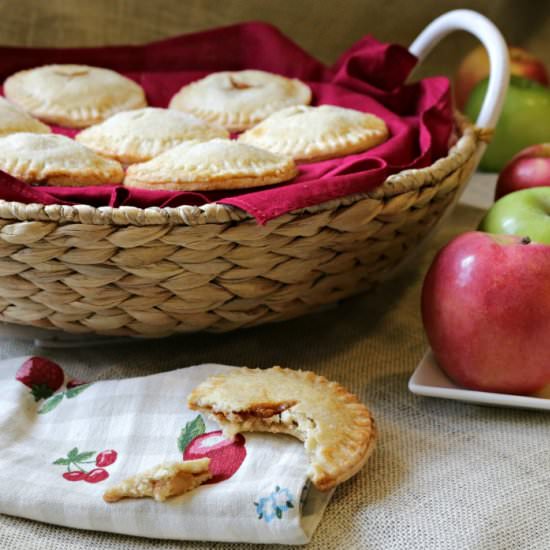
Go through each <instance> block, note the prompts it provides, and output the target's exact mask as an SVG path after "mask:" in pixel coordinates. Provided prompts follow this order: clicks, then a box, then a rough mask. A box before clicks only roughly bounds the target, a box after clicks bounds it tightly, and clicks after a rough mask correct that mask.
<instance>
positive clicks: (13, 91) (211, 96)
mask: <svg viewBox="0 0 550 550" xmlns="http://www.w3.org/2000/svg"><path fill="white" fill-rule="evenodd" d="M4 94H5V97H6V99H3V98H1V97H0V170H2V171H4V172H7V173H8V174H10V175H12V176H14V177H16V178H18V179H19V180H22V181H25V182H28V183H33V184H43V185H44V184H45V185H57V186H88V185H103V184H119V183H122V184H123V185H125V186H128V187H140V188H147V189H170V190H176V191H178V190H189V191H202V190H205V191H206V190H212V189H239V188H250V187H259V186H264V185H271V184H275V183H280V182H284V181H289V180H291V179H292V178H294V177H295V176H296V175H297V174H298V168H297V166H296V163H303V162H316V161H319V160H326V159H330V158H335V157H341V156H344V155H350V154H354V153H360V152H363V151H366V150H367V149H370V148H372V147H375V146H376V145H379V144H380V143H382V142H383V141H385V140H386V139H387V137H388V129H387V126H386V124H385V123H384V121H383V120H381V119H380V118H378V117H376V116H374V115H372V114H369V113H362V112H360V111H356V110H353V109H344V108H342V107H337V106H333V105H321V106H318V107H313V106H310V105H309V103H310V101H311V90H310V88H309V87H308V86H307V85H306V84H304V83H303V82H301V81H300V80H297V79H289V78H285V77H283V76H279V75H276V74H272V73H268V72H264V71H258V70H245V71H235V72H218V73H212V74H210V75H208V76H207V77H205V78H203V79H201V80H198V81H195V82H192V83H190V84H188V85H186V86H184V87H183V88H181V89H180V90H179V91H178V92H177V93H176V94H175V95H174V96H173V97H172V99H171V101H170V104H169V106H168V108H167V109H161V108H155V107H148V106H147V101H146V97H145V93H144V91H143V89H142V88H141V86H139V85H138V84H137V83H136V82H134V81H132V80H130V79H128V78H126V77H124V76H122V75H120V74H118V73H116V72H114V71H111V70H108V69H103V68H98V67H89V66H86V65H46V66H43V67H38V68H35V69H30V70H25V71H20V72H18V73H16V74H14V75H12V76H10V77H9V78H8V79H7V80H6V81H5V83H4ZM48 124H51V125H58V126H64V127H68V128H79V129H80V128H82V130H81V131H80V132H79V133H78V134H77V135H76V137H75V139H70V138H68V137H65V136H63V135H59V134H54V133H52V132H51V129H50V127H49V126H48Z"/></svg>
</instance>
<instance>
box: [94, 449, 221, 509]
mask: <svg viewBox="0 0 550 550" xmlns="http://www.w3.org/2000/svg"><path fill="white" fill-rule="evenodd" d="M209 465H210V459H209V458H200V459H198V460H185V461H183V462H167V463H163V464H158V465H157V466H154V467H153V468H150V469H149V470H146V471H144V472H140V473H139V474H136V475H135V476H132V477H129V478H128V479H125V480H124V481H121V482H120V483H118V484H117V485H114V486H112V487H109V489H107V490H106V491H105V493H104V494H103V500H104V501H105V502H117V501H119V500H121V499H123V498H144V497H151V498H153V499H155V500H156V501H157V502H163V501H165V500H166V499H168V498H171V497H175V496H178V495H183V494H184V493H188V492H189V491H192V490H193V489H195V488H196V487H198V486H199V485H202V484H203V483H204V482H205V481H208V480H209V479H210V478H211V477H212V474H211V473H210V471H209V469H208V468H209Z"/></svg>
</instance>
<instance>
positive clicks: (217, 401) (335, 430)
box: [188, 367, 376, 490]
mask: <svg viewBox="0 0 550 550" xmlns="http://www.w3.org/2000/svg"><path fill="white" fill-rule="evenodd" d="M188 406H189V408H191V409H194V410H198V411H201V412H203V413H206V414H208V415H210V416H211V417H212V418H213V419H215V420H216V421H217V422H218V423H219V424H220V425H221V426H222V428H223V431H224V435H225V436H226V437H233V436H234V435H235V434H237V433H239V432H253V431H259V432H272V433H284V434H289V435H292V436H294V437H296V438H298V439H300V440H301V441H303V442H304V446H305V449H306V452H307V454H308V457H309V461H310V467H309V477H310V479H311V481H312V482H313V484H314V485H315V486H316V487H317V488H318V489H320V490H328V489H331V488H333V487H335V486H336V485H338V484H339V483H342V482H343V481H345V480H346V479H348V478H350V477H351V476H353V475H354V474H355V473H357V472H358V471H359V469H360V468H361V467H362V466H363V465H364V464H365V462H366V460H367V458H368V457H369V455H370V453H371V451H372V449H373V447H374V441H375V438H376V428H375V425H374V420H373V418H372V415H371V413H370V411H369V410H368V409H367V407H365V405H363V404H362V403H360V402H359V401H358V399H357V397H355V396H354V395H352V394H351V393H349V392H347V391H346V390H345V389H344V388H343V387H342V386H340V385H339V384H337V383H336V382H329V381H328V380H327V379H326V378H324V377H323V376H318V375H316V374H314V373H313V372H306V371H300V370H297V371H296V370H291V369H283V368H281V367H273V368H270V369H265V370H262V369H248V368H240V369H238V370H235V371H233V372H231V373H229V374H227V375H219V376H212V377H210V378H208V379H207V380H206V381H205V382H203V383H202V384H200V385H199V386H198V387H197V388H195V389H194V390H193V391H192V392H191V394H190V396H189V398H188Z"/></svg>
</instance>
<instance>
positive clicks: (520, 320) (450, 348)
mask: <svg viewBox="0 0 550 550" xmlns="http://www.w3.org/2000/svg"><path fill="white" fill-rule="evenodd" d="M422 319H423V322H424V328H425V330H426V334H427V336H428V340H429V342H430V345H431V346H432V349H433V352H434V355H435V357H436V359H437V361H438V363H439V365H440V367H441V368H442V369H443V371H444V372H445V373H446V374H447V375H448V376H449V378H451V379H452V380H453V381H454V382H456V383H457V384H459V385H461V386H463V387H466V388H470V389H474V390H481V391H491V392H503V393H520V394H527V393H532V392H534V391H536V390H539V389H541V388H542V387H543V386H545V385H546V384H547V383H548V382H550V346H549V345H548V335H549V334H550V246H548V245H542V244H535V243H533V242H530V241H529V239H526V238H523V239H522V238H521V237H517V236H514V235H490V234H487V233H481V232H469V233H465V234H463V235H460V236H459V237H456V238H455V239H453V240H452V241H451V242H450V243H449V244H447V246H445V247H444V248H443V249H442V250H441V251H440V252H439V254H438V255H437V256H436V258H435V260H434V262H433V263H432V265H431V267H430V269H429V271H428V274H427V275H426V278H425V280H424V286H423V289H422Z"/></svg>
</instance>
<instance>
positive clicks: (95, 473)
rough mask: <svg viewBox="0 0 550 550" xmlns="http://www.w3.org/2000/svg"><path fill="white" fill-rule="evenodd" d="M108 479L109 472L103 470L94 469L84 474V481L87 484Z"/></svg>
mask: <svg viewBox="0 0 550 550" xmlns="http://www.w3.org/2000/svg"><path fill="white" fill-rule="evenodd" d="M108 477H109V472H108V471H107V470H104V469H103V468H94V469H93V470H90V471H89V472H88V473H87V474H85V477H84V481H87V482H88V483H99V482H100V481H103V480H104V479H107V478H108Z"/></svg>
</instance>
